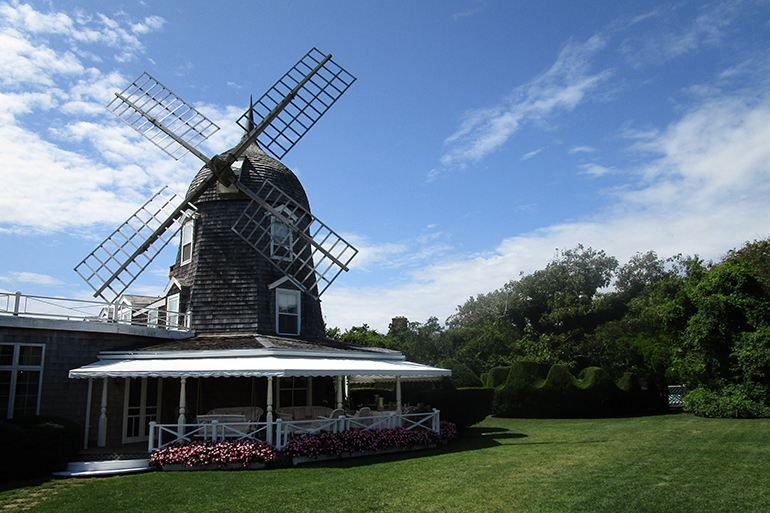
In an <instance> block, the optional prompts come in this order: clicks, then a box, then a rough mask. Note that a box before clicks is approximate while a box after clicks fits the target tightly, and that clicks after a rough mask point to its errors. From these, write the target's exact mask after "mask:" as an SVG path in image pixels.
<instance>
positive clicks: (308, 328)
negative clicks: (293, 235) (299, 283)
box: [173, 144, 324, 337]
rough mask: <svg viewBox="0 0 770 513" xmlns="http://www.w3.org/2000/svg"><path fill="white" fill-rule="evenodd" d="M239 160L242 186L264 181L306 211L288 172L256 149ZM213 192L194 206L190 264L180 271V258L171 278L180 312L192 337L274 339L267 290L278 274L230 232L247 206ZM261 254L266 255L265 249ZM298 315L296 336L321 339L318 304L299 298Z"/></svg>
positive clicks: (304, 198)
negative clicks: (179, 289)
mask: <svg viewBox="0 0 770 513" xmlns="http://www.w3.org/2000/svg"><path fill="white" fill-rule="evenodd" d="M244 156H245V160H244V163H243V167H242V172H241V181H242V182H243V183H244V184H245V185H246V186H248V187H249V188H251V189H253V190H257V189H259V187H260V186H261V185H262V183H263V181H264V180H265V179H268V180H270V181H271V182H272V183H273V184H275V185H276V186H278V187H279V188H280V189H282V190H283V191H284V192H285V193H286V194H288V195H290V196H291V197H292V199H293V200H294V201H296V202H297V203H298V204H300V205H302V206H303V207H304V208H307V209H308V211H309V210H310V205H309V203H308V200H307V196H306V194H305V190H304V189H303V188H302V184H300V182H299V180H298V179H297V177H296V176H295V175H294V173H292V171H291V170H290V169H289V168H287V167H286V166H284V165H283V164H281V163H280V162H278V161H277V160H275V159H273V158H271V157H269V156H267V155H266V154H265V153H264V152H262V150H260V149H259V148H258V147H257V145H256V144H253V145H252V146H250V147H249V148H248V150H247V151H246V152H245V154H244ZM209 174H210V171H209V169H208V168H206V167H204V168H203V169H201V171H200V172H199V173H198V175H197V176H196V177H195V179H194V180H193V182H192V184H191V188H192V187H195V185H196V184H197V183H200V182H201V181H203V180H204V179H205V178H206V176H208V175H209ZM217 190H218V187H217V184H216V183H215V184H213V185H212V186H211V187H210V188H209V189H208V190H207V191H206V192H205V193H204V194H203V195H202V196H201V198H200V199H199V200H198V202H197V203H196V206H197V207H198V218H197V220H196V222H195V234H194V238H193V254H192V261H191V262H190V263H189V264H186V265H184V266H182V265H180V259H181V253H180V254H179V255H178V256H177V260H176V265H175V266H174V270H173V275H174V277H175V278H176V279H177V280H179V282H180V283H182V284H183V293H182V297H181V300H182V310H187V311H189V312H191V315H192V323H191V328H192V329H193V330H194V331H195V332H196V333H212V332H216V333H226V332H249V333H264V334H275V332H276V326H275V291H273V290H270V289H269V288H268V285H269V284H271V283H273V282H275V281H276V280H278V279H280V278H282V277H283V274H282V273H281V272H280V271H278V270H277V269H276V268H275V267H274V266H273V265H272V264H271V263H270V262H269V261H268V260H267V259H266V258H264V257H262V256H261V255H260V254H259V253H258V252H256V251H254V249H252V248H251V247H250V246H249V245H248V244H247V243H246V242H244V241H243V240H242V239H241V238H240V237H238V235H237V234H235V233H234V232H233V231H232V229H231V228H232V226H233V225H234V224H235V222H236V220H237V219H238V217H239V216H240V215H241V213H242V212H243V211H244V210H245V209H246V207H247V205H248V204H249V200H248V199H247V198H245V197H244V196H243V195H242V194H232V193H228V194H220V193H218V192H217ZM267 243H269V242H267ZM299 251H300V252H301V251H303V250H302V248H300V249H299ZM180 252H181V250H180ZM265 253H266V254H270V251H269V248H266V251H265ZM301 312H302V315H301V322H302V324H301V329H300V333H301V335H303V336H309V337H323V336H324V324H323V315H322V313H321V305H320V301H318V300H316V299H314V298H312V297H311V296H310V295H308V294H302V306H301Z"/></svg>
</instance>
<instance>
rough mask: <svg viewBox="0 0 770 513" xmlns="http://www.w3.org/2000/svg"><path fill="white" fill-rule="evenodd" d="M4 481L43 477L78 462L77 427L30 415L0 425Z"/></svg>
mask: <svg viewBox="0 0 770 513" xmlns="http://www.w3.org/2000/svg"><path fill="white" fill-rule="evenodd" d="M0 424H2V426H3V427H2V429H1V430H0V437H2V442H0V443H1V444H2V448H3V471H2V473H0V479H2V480H3V481H10V480H20V479H29V478H32V477H39V476H46V475H49V474H51V473H52V472H56V471H59V470H64V469H65V468H66V467H67V463H69V462H70V461H73V460H75V459H77V457H78V452H79V450H80V444H81V443H82V441H83V440H82V435H81V431H80V426H79V425H78V424H77V423H75V422H73V421H71V420H69V419H65V418H61V417H53V416H37V415H31V416H27V417H21V418H17V419H11V420H9V421H6V422H3V423H0Z"/></svg>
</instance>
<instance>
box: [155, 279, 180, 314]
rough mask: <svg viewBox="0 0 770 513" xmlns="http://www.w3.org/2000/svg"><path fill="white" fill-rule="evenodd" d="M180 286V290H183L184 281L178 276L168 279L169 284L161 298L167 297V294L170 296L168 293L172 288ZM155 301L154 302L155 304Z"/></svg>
mask: <svg viewBox="0 0 770 513" xmlns="http://www.w3.org/2000/svg"><path fill="white" fill-rule="evenodd" d="M174 287H176V288H178V289H179V290H180V291H181V290H182V283H181V282H180V281H179V280H177V279H176V278H174V277H172V278H171V279H170V280H168V284H166V288H164V289H163V296H164V297H162V298H161V300H163V299H165V296H168V293H169V292H171V289H172V288H174ZM154 304H155V303H153V305H154ZM153 305H149V306H148V308H149V307H152V306H153Z"/></svg>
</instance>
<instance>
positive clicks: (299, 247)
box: [232, 180, 358, 298]
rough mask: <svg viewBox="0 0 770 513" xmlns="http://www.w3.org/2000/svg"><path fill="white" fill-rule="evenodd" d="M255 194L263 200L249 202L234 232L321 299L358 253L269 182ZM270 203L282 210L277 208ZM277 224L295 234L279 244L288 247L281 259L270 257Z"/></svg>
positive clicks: (298, 284)
mask: <svg viewBox="0 0 770 513" xmlns="http://www.w3.org/2000/svg"><path fill="white" fill-rule="evenodd" d="M254 194H255V195H256V196H257V197H259V198H260V199H262V201H261V202H258V201H254V200H252V201H251V202H250V203H249V205H248V206H247V207H246V210H244V211H243V213H242V214H241V216H240V217H239V218H238V220H237V221H236V223H235V225H233V227H232V229H233V231H234V232H235V233H237V234H238V235H239V236H240V237H241V238H242V239H243V240H245V241H246V242H247V243H248V244H249V245H250V246H251V247H252V248H253V249H254V250H256V251H257V252H258V253H259V254H261V255H262V256H263V257H265V259H266V260H268V261H269V262H270V263H272V264H273V266H275V267H276V268H277V269H278V270H280V271H281V272H283V273H284V274H285V275H287V276H291V278H292V281H293V282H294V283H295V284H296V285H297V286H298V287H300V288H301V289H302V290H304V291H305V292H307V293H308V294H310V295H312V296H313V297H315V298H319V297H320V296H321V294H323V293H324V291H325V290H326V289H327V288H328V287H329V285H331V283H332V282H333V281H334V279H335V278H337V276H339V274H340V273H341V272H342V271H347V270H348V267H347V266H348V264H349V263H350V261H351V260H352V259H353V257H355V256H356V254H357V253H358V250H357V249H356V248H354V247H353V246H351V245H350V244H348V243H347V242H346V241H345V239H343V238H342V237H340V236H339V235H337V233H335V232H334V230H332V229H331V228H329V227H328V226H326V225H325V224H324V223H323V222H321V221H320V220H319V219H318V218H316V217H315V216H313V214H311V213H310V212H308V211H307V210H305V209H304V208H303V207H302V206H300V205H299V204H297V202H296V201H294V200H293V199H291V197H289V195H287V194H286V193H284V192H283V191H281V189H280V188H278V187H276V186H275V185H273V184H272V183H271V182H270V181H269V180H265V181H264V183H263V184H262V186H261V187H260V188H259V190H257V191H255V192H254ZM271 204H272V205H280V206H281V208H280V209H275V208H273V207H271V206H270V205H271ZM275 222H279V223H281V224H283V225H284V226H286V227H287V229H288V230H290V231H291V233H292V236H284V237H283V238H282V240H280V241H279V245H281V246H283V247H284V248H285V249H284V252H285V253H284V254H283V255H282V257H280V258H276V255H275V254H274V253H273V254H271V252H273V250H272V249H270V248H272V247H273V246H272V245H271V239H273V238H274V237H275V234H276V230H275V229H274V223H275Z"/></svg>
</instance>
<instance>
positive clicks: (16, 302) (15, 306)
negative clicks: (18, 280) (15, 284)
mask: <svg viewBox="0 0 770 513" xmlns="http://www.w3.org/2000/svg"><path fill="white" fill-rule="evenodd" d="M15 296H16V299H15V300H14V303H13V316H14V317H18V316H19V304H20V303H21V291H20V290H17V291H16V294H15Z"/></svg>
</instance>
